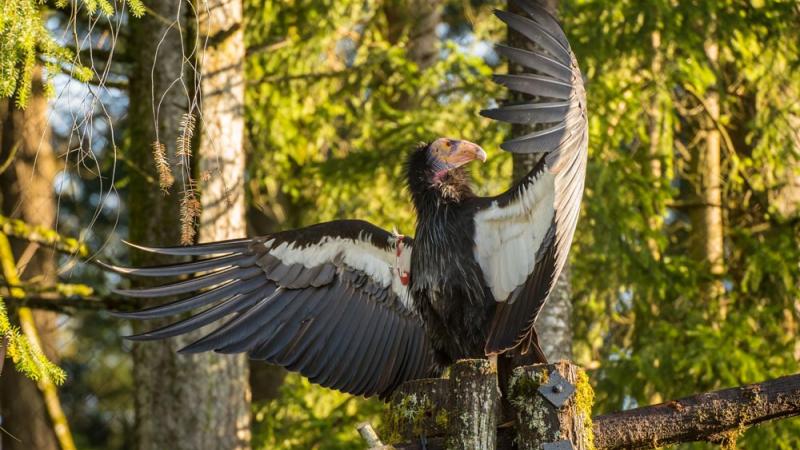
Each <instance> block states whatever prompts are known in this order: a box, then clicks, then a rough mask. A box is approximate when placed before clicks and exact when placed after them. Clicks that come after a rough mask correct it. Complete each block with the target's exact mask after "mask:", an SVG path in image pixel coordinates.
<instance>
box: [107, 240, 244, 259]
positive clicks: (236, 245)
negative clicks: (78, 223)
mask: <svg viewBox="0 0 800 450" xmlns="http://www.w3.org/2000/svg"><path fill="white" fill-rule="evenodd" d="M122 242H124V243H125V244H126V245H128V246H130V247H133V248H135V249H137V250H142V251H145V252H148V253H156V254H159V255H171V256H205V255H213V254H218V253H232V252H240V251H244V250H247V248H248V247H249V245H250V243H251V242H253V240H252V239H249V238H245V239H232V240H228V241H220V242H210V243H207V244H196V245H190V246H186V247H148V246H144V245H139V244H133V243H131V242H128V241H122Z"/></svg>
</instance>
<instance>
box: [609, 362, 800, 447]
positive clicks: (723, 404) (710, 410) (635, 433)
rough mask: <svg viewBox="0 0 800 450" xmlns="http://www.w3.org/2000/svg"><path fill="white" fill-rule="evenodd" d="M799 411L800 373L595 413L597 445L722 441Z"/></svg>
mask: <svg viewBox="0 0 800 450" xmlns="http://www.w3.org/2000/svg"><path fill="white" fill-rule="evenodd" d="M798 414H800V374H797V375H791V376H787V377H783V378H778V379H775V380H770V381H765V382H763V383H758V384H751V385H747V386H740V387H735V388H731V389H724V390H721V391H715V392H710V393H705V394H699V395H695V396H692V397H686V398H682V399H680V400H673V401H671V402H667V403H662V404H660V405H653V406H645V407H642V408H636V409H631V410H628V411H620V412H616V413H612V414H605V415H602V416H599V417H595V418H594V430H595V431H594V434H595V445H596V447H597V448H598V449H601V448H602V449H622V448H642V449H643V448H656V447H661V446H664V445H668V444H675V443H679V442H694V441H711V442H721V441H726V440H729V439H731V438H734V439H735V437H736V436H738V434H739V433H741V432H742V431H743V430H744V428H746V427H749V426H752V425H756V424H759V423H762V422H766V421H769V420H775V419H780V418H785V417H791V416H796V415H798ZM730 433H734V434H735V435H734V436H731V435H730Z"/></svg>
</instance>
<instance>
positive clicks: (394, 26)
mask: <svg viewBox="0 0 800 450" xmlns="http://www.w3.org/2000/svg"><path fill="white" fill-rule="evenodd" d="M383 8H384V12H385V14H386V21H387V23H388V26H389V29H388V30H387V31H388V33H387V36H388V38H389V42H390V43H392V44H397V43H398V42H400V41H401V40H402V39H403V38H404V37H405V38H407V41H406V55H407V56H408V59H409V60H411V61H413V62H415V63H416V64H417V66H418V67H419V68H420V69H421V70H425V69H427V68H428V67H430V66H431V65H433V63H435V62H436V59H437V58H438V57H439V37H438V36H437V35H436V26H437V25H439V23H440V22H441V21H442V0H389V1H387V2H386V3H385V4H384V7H383Z"/></svg>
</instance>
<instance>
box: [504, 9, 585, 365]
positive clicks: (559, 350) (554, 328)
mask: <svg viewBox="0 0 800 450" xmlns="http://www.w3.org/2000/svg"><path fill="white" fill-rule="evenodd" d="M539 3H540V4H542V5H543V6H544V7H545V8H546V9H547V10H548V11H549V12H550V13H551V14H553V15H556V11H557V9H558V1H557V0H546V1H540V2H539ZM508 9H509V11H514V12H517V13H519V10H518V9H517V8H516V7H515V6H514V2H511V1H510V2H509V5H508ZM522 14H523V15H524V13H522ZM508 40H509V42H510V43H511V45H512V46H516V47H525V46H527V45H529V44H527V40H526V39H524V38H521V37H520V36H519V35H517V34H516V33H514V32H512V31H509V34H508ZM521 71H522V68H521V67H519V66H516V65H514V64H509V72H510V73H515V72H516V73H519V72H521ZM531 131H532V130H531V128H530V127H529V126H525V125H514V126H512V127H511V135H512V136H520V135H523V134H527V133H530V132H531ZM538 161H539V155H538V154H529V155H523V154H514V155H513V163H514V165H513V177H514V180H519V179H520V178H522V177H523V176H525V174H527V173H528V172H529V171H530V170H531V169H532V168H533V166H535V165H536V163H537V162H538ZM569 277H570V268H569V263H567V265H566V266H564V270H563V271H562V272H561V276H560V277H559V279H558V282H557V283H556V287H555V289H554V290H553V291H552V292H551V293H550V298H549V299H548V300H547V303H545V305H544V308H543V309H542V312H541V313H540V314H539V318H538V319H537V320H536V325H535V326H536V332H537V333H538V334H539V343H540V344H541V347H542V350H543V351H544V354H545V356H547V358H548V360H550V361H556V360H559V359H571V358H572V300H571V293H570V282H569Z"/></svg>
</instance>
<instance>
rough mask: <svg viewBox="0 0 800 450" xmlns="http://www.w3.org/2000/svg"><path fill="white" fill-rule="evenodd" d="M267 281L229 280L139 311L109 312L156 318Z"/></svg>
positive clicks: (119, 314)
mask: <svg viewBox="0 0 800 450" xmlns="http://www.w3.org/2000/svg"><path fill="white" fill-rule="evenodd" d="M267 283H268V282H267V281H266V280H264V279H262V278H252V279H249V280H246V281H244V282H240V281H231V282H229V283H227V284H224V285H222V286H220V287H218V288H216V289H212V290H210V291H206V292H203V293H202V294H199V295H196V296H194V297H189V298H185V299H181V300H176V301H174V302H171V303H167V304H165V305H160V306H154V307H152V308H147V309H143V310H141V311H134V312H112V313H111V314H112V315H114V316H116V317H120V318H123V319H158V318H163V317H167V316H174V315H176V314H180V313H184V312H186V311H191V310H193V309H196V308H200V307H203V306H206V305H208V304H211V303H214V302H217V301H220V300H222V299H224V298H226V297H229V296H231V295H235V294H246V293H249V292H252V291H253V290H254V289H257V288H259V287H261V286H264V285H266V284H267Z"/></svg>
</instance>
